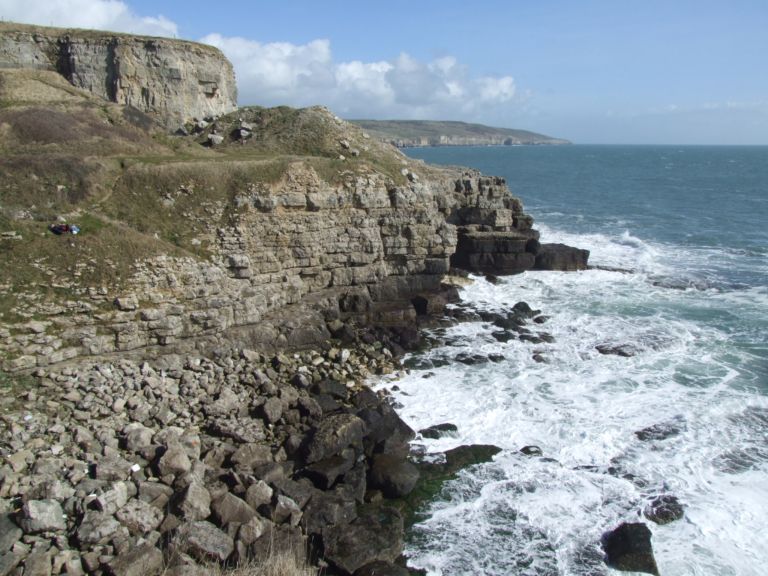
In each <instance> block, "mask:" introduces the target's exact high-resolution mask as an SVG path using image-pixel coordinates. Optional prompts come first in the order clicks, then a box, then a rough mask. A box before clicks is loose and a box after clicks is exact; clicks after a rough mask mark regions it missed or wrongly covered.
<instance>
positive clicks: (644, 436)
mask: <svg viewBox="0 0 768 576" xmlns="http://www.w3.org/2000/svg"><path fill="white" fill-rule="evenodd" d="M684 429H685V425H684V423H682V422H663V423H660V424H654V425H653V426H648V427H647V428H643V429H642V430H638V431H637V432H635V436H637V438H638V439H639V440H642V441H643V442H648V441H651V440H666V439H667V438H672V437H673V436H677V435H678V434H680V432H682V431H683V430H684Z"/></svg>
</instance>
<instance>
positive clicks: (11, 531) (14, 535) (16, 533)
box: [0, 514, 22, 554]
mask: <svg viewBox="0 0 768 576" xmlns="http://www.w3.org/2000/svg"><path fill="white" fill-rule="evenodd" d="M21 535H22V531H21V528H19V527H18V526H16V524H15V523H14V521H13V520H11V515H10V514H0V554H3V553H5V552H7V551H8V550H10V549H11V548H12V547H13V545H14V544H16V542H18V541H19V540H21Z"/></svg>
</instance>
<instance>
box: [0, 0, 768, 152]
mask: <svg viewBox="0 0 768 576" xmlns="http://www.w3.org/2000/svg"><path fill="white" fill-rule="evenodd" d="M0 17H2V18H3V19H5V20H17V21H25V22H34V23H38V24H45V25H55V26H80V27H93V28H103V29H113V30H120V31H133V32H137V33H149V34H157V35H166V36H177V37H180V38H186V39H191V40H201V41H205V42H208V43H212V44H214V45H216V46H218V47H219V48H221V49H222V50H223V51H224V53H225V54H227V56H228V57H229V58H230V59H231V60H232V61H233V63H234V64H235V70H236V73H237V77H238V86H239V90H240V103H241V104H243V105H245V104H260V105H265V106H271V105H277V104H288V105H293V106H307V105H312V104H324V105H327V106H329V107H330V108H331V109H333V110H334V111H335V112H336V113H337V114H339V115H340V116H342V117H346V118H363V117H366V118H425V119H446V120H465V121H469V122H482V123H486V124H491V125H495V126H505V127H513V128H525V129H529V130H534V131H537V132H543V133H546V134H550V135H553V136H559V137H563V138H568V139H570V140H573V141H575V142H580V143H661V144H664V143H667V144H768V1H766V0H729V1H727V2H726V1H724V0H723V1H717V2H715V1H711V0H698V1H693V0H666V1H660V0H580V1H576V0H573V1H565V0H549V1H548V0H538V1H533V0H507V1H501V0H498V1H491V0H485V1H483V0H476V1H475V2H467V1H466V0H464V1H461V2H459V1H454V0H441V1H436V0H410V1H408V2H406V1H402V0H388V1H387V2H362V1H360V0H358V1H357V2H352V1H344V2H342V1H337V0H326V1H325V2H317V1H315V2H309V1H292V0H283V1H282V2H274V1H270V2H254V1H253V0H251V1H250V2H245V1H239V0H236V1H229V2H219V3H211V2H201V1H197V0H187V1H185V2H181V1H178V2H172V1H168V2H163V1H149V0H122V1H120V0H57V1H55V2H54V1H51V0H0Z"/></svg>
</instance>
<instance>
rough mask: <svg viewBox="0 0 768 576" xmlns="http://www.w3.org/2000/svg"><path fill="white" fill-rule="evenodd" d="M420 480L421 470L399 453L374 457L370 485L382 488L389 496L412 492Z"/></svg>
mask: <svg viewBox="0 0 768 576" xmlns="http://www.w3.org/2000/svg"><path fill="white" fill-rule="evenodd" d="M418 480H419V470H418V468H416V466H414V465H413V464H411V463H410V462H408V460H405V459H404V458H401V457H400V456H398V455H395V454H377V455H376V456H374V457H373V464H372V465H371V473H370V475H369V482H368V485H369V487H370V488H373V489H374V490H381V492H382V493H383V494H384V496H385V497H387V498H400V497H402V496H407V495H408V494H410V493H411V491H412V490H413V488H414V486H416V482H417V481H418Z"/></svg>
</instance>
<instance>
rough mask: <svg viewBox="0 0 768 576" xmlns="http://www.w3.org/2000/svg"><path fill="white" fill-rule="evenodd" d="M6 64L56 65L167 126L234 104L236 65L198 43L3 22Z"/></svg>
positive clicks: (1, 57)
mask: <svg viewBox="0 0 768 576" xmlns="http://www.w3.org/2000/svg"><path fill="white" fill-rule="evenodd" d="M0 68H30V69H38V70H53V71H56V72H58V73H59V74H61V75H63V76H64V77H65V78H66V79H67V80H69V81H70V82H71V83H72V84H73V85H74V86H76V87H78V88H82V89H84V90H87V91H89V92H91V93H93V94H95V95H97V96H99V97H101V98H104V99H106V100H109V101H112V102H116V103H118V104H125V105H129V106H133V107H135V108H137V109H139V110H141V111H143V112H147V113H149V114H152V115H153V116H154V117H155V118H156V119H157V120H158V121H159V122H160V123H161V124H162V125H164V126H166V127H167V128H169V129H175V128H178V126H179V125H181V124H182V123H183V122H185V121H187V120H190V119H192V118H204V117H208V116H217V115H220V114H226V113H227V112H231V111H232V110H234V109H235V108H236V101H237V88H236V85H235V77H234V71H233V68H232V65H231V63H230V62H229V61H228V60H227V59H226V58H225V57H224V55H223V54H222V53H221V52H220V51H219V50H218V49H216V48H213V47H211V46H206V45H203V44H197V43H194V42H187V41H181V40H172V39H168V38H151V37H146V36H134V35H128V34H117V33H113V32H97V31H92V30H65V29H57V28H44V27H33V26H25V25H20V24H13V23H2V24H0Z"/></svg>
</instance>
